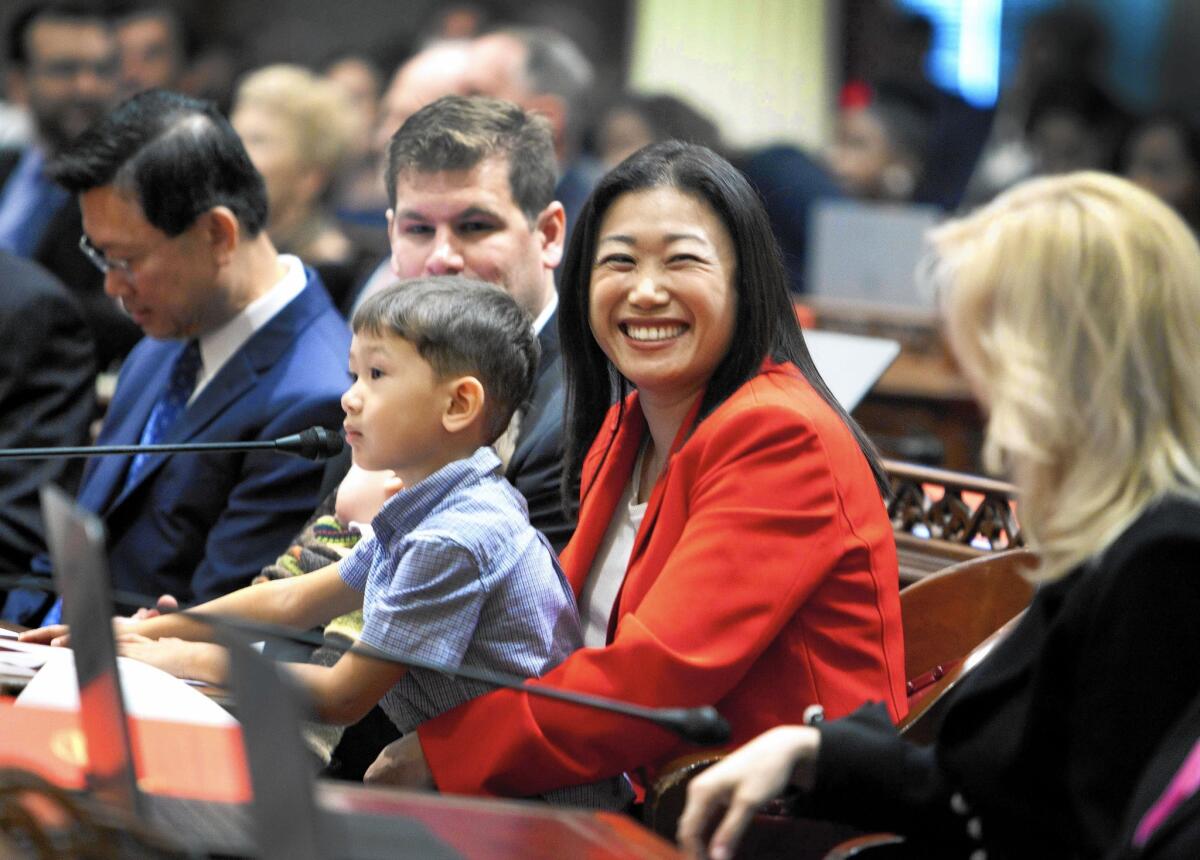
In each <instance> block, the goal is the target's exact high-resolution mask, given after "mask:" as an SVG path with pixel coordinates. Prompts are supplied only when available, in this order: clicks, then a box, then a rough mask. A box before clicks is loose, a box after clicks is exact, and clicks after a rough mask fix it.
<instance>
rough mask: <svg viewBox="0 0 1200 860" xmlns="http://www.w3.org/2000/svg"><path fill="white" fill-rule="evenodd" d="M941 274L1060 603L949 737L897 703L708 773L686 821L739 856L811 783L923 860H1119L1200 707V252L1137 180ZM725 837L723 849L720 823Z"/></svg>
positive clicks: (953, 246) (779, 738) (966, 694)
mask: <svg viewBox="0 0 1200 860" xmlns="http://www.w3.org/2000/svg"><path fill="white" fill-rule="evenodd" d="M930 242H931V248H932V251H931V258H930V260H929V262H928V265H927V266H926V267H925V270H924V271H925V273H926V277H927V278H928V279H929V280H931V281H932V285H933V286H935V287H936V288H937V289H939V290H940V295H941V297H942V305H943V310H944V315H945V322H946V327H945V330H946V332H947V334H948V337H949V340H950V344H951V346H952V348H953V351H954V353H955V355H956V356H957V358H958V360H959V362H960V365H961V367H962V368H963V371H964V373H965V375H966V377H967V379H968V380H969V381H970V383H971V385H972V387H973V388H974V389H975V391H976V394H977V395H978V397H979V399H980V402H981V403H982V404H983V405H984V406H985V408H986V409H987V410H988V412H989V420H988V429H987V438H986V443H985V456H986V461H987V463H988V464H989V466H990V467H991V468H992V469H997V470H998V469H1000V468H1004V469H1005V470H1006V471H1008V472H1010V473H1011V475H1012V477H1013V479H1014V481H1015V482H1016V484H1017V486H1018V487H1019V488H1020V497H1021V521H1022V523H1023V524H1025V528H1026V533H1027V534H1028V536H1029V538H1030V541H1031V544H1032V546H1033V547H1034V548H1036V549H1037V550H1038V552H1039V555H1040V557H1041V564H1040V568H1039V569H1038V571H1037V573H1036V577H1037V579H1038V580H1039V581H1040V583H1041V585H1040V587H1039V589H1038V590H1037V592H1036V594H1035V596H1034V599H1033V602H1032V604H1031V605H1030V606H1029V609H1028V610H1027V611H1026V612H1025V614H1024V616H1023V617H1022V620H1021V622H1020V623H1019V624H1018V625H1017V626H1016V627H1015V628H1014V629H1013V631H1012V632H1011V634H1009V636H1008V637H1007V638H1005V639H1004V640H1003V641H1002V642H1001V643H999V644H998V645H997V646H996V647H995V648H994V649H993V650H992V652H991V653H990V655H989V656H988V658H987V659H986V661H985V662H983V663H982V664H980V665H979V666H978V667H976V668H975V669H974V671H973V672H971V673H970V674H969V675H968V676H967V677H966V678H965V679H964V680H963V681H961V682H960V683H959V684H958V686H956V687H954V688H953V689H952V690H951V691H950V692H949V694H948V696H947V706H946V710H945V716H944V717H943V720H942V723H941V726H940V729H939V732H938V737H937V740H936V742H935V743H934V744H933V745H932V746H930V747H916V746H914V745H912V744H909V743H908V742H906V741H905V740H903V739H901V738H899V737H898V736H897V735H896V732H895V729H894V728H893V726H892V725H891V720H890V719H889V715H888V713H887V712H886V711H885V710H884V709H883V708H882V707H881V706H879V705H873V706H868V707H865V708H863V709H860V710H859V711H858V712H856V713H855V714H854V715H852V716H850V717H848V718H846V719H842V720H827V721H825V722H823V723H821V724H819V725H818V726H816V727H810V726H783V727H779V728H776V729H774V730H772V731H770V732H768V733H766V734H764V735H763V736H761V737H759V738H757V739H755V740H754V741H752V742H751V743H750V744H747V745H746V746H745V747H744V748H743V749H741V750H739V751H738V752H736V753H734V754H733V755H731V756H729V757H727V758H726V759H724V761H722V762H721V763H719V764H718V765H716V766H715V767H713V768H711V769H710V770H708V771H707V772H705V773H703V774H701V775H700V776H699V777H698V778H697V779H696V780H695V781H693V782H692V784H691V785H690V786H689V789H688V803H687V808H686V809H685V811H684V814H683V816H682V818H681V819H680V822H679V837H680V841H681V842H682V844H683V845H684V846H685V847H686V848H687V849H688V850H689V851H690V852H691V853H692V854H693V855H694V856H701V855H706V856H710V857H714V858H728V857H730V856H732V854H733V851H734V849H735V847H736V844H737V842H738V837H739V834H740V833H741V832H742V830H743V828H744V827H745V826H746V824H747V822H748V821H749V819H750V817H751V816H752V815H753V812H754V810H755V808H757V806H758V805H759V804H760V803H762V802H763V801H766V800H768V799H770V798H772V797H774V796H776V795H778V794H779V793H781V792H783V791H784V790H785V789H787V788H788V787H789V786H793V787H796V788H798V789H800V790H801V791H802V792H807V793H808V796H807V798H806V799H807V801H808V802H807V803H806V804H805V806H804V808H805V811H806V814H810V815H812V814H816V815H821V816H824V817H829V818H835V819H838V820H843V821H846V822H847V823H850V824H853V825H855V826H858V827H863V828H866V829H870V830H887V831H892V832H895V833H899V834H902V835H903V836H904V837H905V838H906V840H907V841H908V842H909V843H910V847H911V856H914V857H967V856H972V857H975V856H983V855H985V854H986V856H987V857H990V858H1025V857H1100V856H1103V855H1104V853H1105V852H1106V851H1107V850H1109V848H1110V847H1112V846H1113V845H1114V840H1116V839H1117V837H1118V834H1119V832H1120V831H1119V825H1120V822H1121V819H1122V816H1123V813H1124V811H1125V810H1126V807H1127V806H1128V805H1129V803H1130V800H1131V797H1132V794H1133V790H1134V786H1135V784H1136V783H1137V781H1138V777H1139V774H1140V772H1141V770H1142V768H1143V766H1144V765H1145V763H1146V762H1147V761H1148V760H1149V759H1150V757H1151V755H1152V754H1153V753H1154V751H1155V749H1156V748H1158V747H1159V745H1160V743H1161V742H1162V739H1163V738H1164V736H1165V735H1166V734H1167V732H1168V731H1169V730H1171V729H1172V727H1173V726H1175V725H1176V724H1177V723H1178V721H1179V720H1180V719H1181V718H1182V717H1183V716H1184V715H1185V713H1186V712H1187V710H1188V708H1189V707H1190V706H1191V702H1192V700H1193V699H1194V697H1195V695H1196V690H1197V689H1200V637H1197V636H1196V618H1197V617H1200V577H1197V576H1196V558H1197V557H1198V555H1200V375H1198V374H1197V373H1196V368H1197V367H1200V246H1198V245H1197V243H1196V239H1195V237H1194V236H1193V234H1192V232H1191V231H1190V230H1189V229H1188V228H1187V226H1186V225H1185V224H1184V223H1183V222H1182V221H1181V220H1180V219H1179V217H1178V216H1177V215H1176V214H1175V213H1174V212H1172V211H1171V210H1170V209H1169V208H1168V207H1167V206H1166V205H1165V204H1163V203H1162V202H1161V201H1159V200H1158V199H1156V198H1155V197H1154V196H1153V195H1151V194H1149V193H1148V192H1146V191H1144V190H1142V189H1140V188H1138V187H1136V186H1135V185H1133V184H1132V183H1130V182H1127V181H1126V180H1123V179H1120V178H1118V177H1115V176H1110V175H1106V174H1101V173H1075V174H1069V175H1066V176H1061V177H1053V178H1043V179H1038V180H1031V181H1029V182H1027V183H1024V184H1021V185H1019V186H1017V187H1014V188H1013V189H1011V190H1010V191H1009V192H1007V193H1005V194H1003V195H1001V196H1000V197H998V198H997V199H996V200H995V201H994V202H993V203H992V204H990V205H989V206H987V207H985V208H983V209H981V210H978V211H977V212H976V213H975V214H972V215H970V216H968V217H966V218H962V219H960V220H956V221H952V222H950V223H948V224H945V225H943V226H941V227H939V228H938V229H937V230H935V231H934V232H933V233H932V235H931V238H930ZM717 820H720V825H719V826H718V827H717V829H716V831H715V833H714V834H713V836H712V837H711V839H709V838H708V836H707V834H708V833H709V830H710V825H711V824H714V823H715V822H716V821H717Z"/></svg>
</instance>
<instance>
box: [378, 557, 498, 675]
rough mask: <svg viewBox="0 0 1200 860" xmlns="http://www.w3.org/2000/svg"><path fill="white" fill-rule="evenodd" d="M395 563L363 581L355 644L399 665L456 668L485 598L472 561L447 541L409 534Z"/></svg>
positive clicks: (475, 563)
mask: <svg viewBox="0 0 1200 860" xmlns="http://www.w3.org/2000/svg"><path fill="white" fill-rule="evenodd" d="M396 561H397V562H398V563H396V567H395V570H394V571H385V570H376V571H375V575H374V576H371V577H370V578H369V580H368V582H367V588H366V595H365V597H364V599H363V621H364V623H363V632H362V637H361V641H363V642H364V643H366V644H367V645H370V646H371V647H373V648H378V649H379V650H381V651H384V652H387V653H390V654H392V655H394V656H396V657H397V658H398V659H400V660H402V661H403V660H405V659H406V658H408V659H410V660H425V661H429V662H434V663H444V664H447V665H450V666H458V665H459V664H460V663H461V662H462V658H463V655H464V654H465V653H466V651H467V647H468V646H469V645H470V643H471V639H472V637H473V636H474V633H475V628H476V626H477V624H478V621H479V615H480V612H481V610H482V608H483V604H484V600H485V599H486V596H487V595H486V591H485V589H484V588H483V584H482V582H481V581H480V574H479V571H480V566H479V563H478V561H477V560H476V558H475V556H474V555H473V554H472V553H471V552H470V551H469V550H467V549H466V548H465V547H463V546H461V545H460V544H457V543H454V542H453V541H451V540H447V539H444V538H421V537H414V536H412V535H410V536H409V538H408V539H407V540H406V545H405V547H404V548H403V550H402V552H400V553H399V558H398V559H396Z"/></svg>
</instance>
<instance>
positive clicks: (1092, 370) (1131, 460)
mask: <svg viewBox="0 0 1200 860" xmlns="http://www.w3.org/2000/svg"><path fill="white" fill-rule="evenodd" d="M930 242H931V246H932V254H931V256H930V257H929V259H928V260H927V263H926V270H925V276H926V277H927V278H929V279H932V281H933V283H934V286H935V287H937V288H938V289H939V291H940V293H941V295H942V304H943V310H944V313H945V320H946V324H947V326H948V330H947V334H948V336H949V338H950V341H951V344H952V345H953V346H954V348H955V352H956V354H957V356H958V358H959V360H960V363H961V364H962V366H963V370H964V372H965V373H966V374H967V376H968V378H970V379H972V381H974V382H975V383H976V386H975V387H976V388H977V390H980V391H981V393H982V395H983V399H984V400H985V405H986V406H987V407H988V409H989V412H990V416H989V421H988V428H987V436H986V440H985V448H984V458H985V463H986V465H987V466H988V468H989V469H993V470H1000V469H1004V468H1008V469H1010V470H1011V473H1012V476H1013V480H1014V481H1015V482H1016V484H1017V486H1018V487H1019V488H1020V490H1021V502H1020V505H1021V509H1020V518H1021V523H1022V526H1023V528H1024V529H1025V530H1026V532H1027V534H1028V535H1029V536H1030V537H1031V540H1032V542H1033V543H1034V545H1035V546H1036V547H1037V548H1038V549H1039V550H1040V552H1041V554H1042V557H1043V563H1042V568H1041V571H1040V576H1041V577H1042V578H1056V577H1058V576H1061V575H1062V574H1064V573H1066V572H1067V571H1069V570H1070V569H1071V568H1073V567H1075V566H1076V565H1078V564H1079V563H1080V562H1082V561H1084V560H1085V559H1087V558H1089V557H1091V556H1093V555H1096V554H1098V553H1100V552H1102V551H1103V550H1104V549H1105V548H1106V547H1107V546H1108V545H1109V544H1110V543H1111V542H1112V541H1113V540H1114V539H1115V538H1116V537H1117V536H1118V535H1120V533H1121V532H1122V531H1123V530H1124V529H1125V528H1126V527H1127V526H1128V525H1129V524H1130V523H1131V522H1132V521H1133V520H1134V519H1135V518H1136V517H1137V516H1138V514H1140V513H1141V512H1142V511H1143V510H1144V509H1145V508H1146V506H1147V505H1149V504H1151V503H1152V502H1153V501H1154V500H1155V499H1157V498H1158V497H1160V496H1162V495H1164V494H1168V493H1176V494H1182V495H1187V496H1192V497H1198V496H1200V464H1198V459H1200V247H1198V246H1197V243H1196V239H1195V237H1194V236H1193V235H1192V233H1191V232H1190V230H1189V229H1188V228H1187V226H1186V225H1185V224H1184V223H1183V221H1181V220H1180V219H1179V217H1178V216H1177V215H1175V213H1174V212H1172V211H1171V210H1170V209H1169V208H1168V207H1167V206H1166V205H1164V204H1163V203H1161V202H1160V201H1159V200H1158V199H1157V198H1155V197H1154V196H1152V195H1151V194H1149V193H1147V192H1145V191H1143V190H1141V189H1139V188H1137V187H1136V186H1134V185H1133V184H1132V183H1130V182H1127V181H1125V180H1123V179H1119V178H1117V177H1115V176H1108V175H1105V174H1100V173H1074V174H1069V175H1066V176H1057V177H1049V178H1045V179H1036V180H1032V181H1029V182H1026V183H1023V184H1022V185H1019V186H1017V187H1016V188H1014V189H1013V190H1011V191H1009V192H1008V193H1006V194H1004V195H1002V196H1001V197H999V198H997V199H996V200H995V201H994V202H993V203H991V204H990V205H988V206H986V207H984V208H983V209H981V210H979V211H978V212H976V213H974V214H972V215H970V216H968V217H965V218H961V219H957V220H954V221H951V222H949V223H947V224H945V225H943V226H941V227H939V228H938V229H937V230H935V231H934V232H933V233H932V234H931V239H930Z"/></svg>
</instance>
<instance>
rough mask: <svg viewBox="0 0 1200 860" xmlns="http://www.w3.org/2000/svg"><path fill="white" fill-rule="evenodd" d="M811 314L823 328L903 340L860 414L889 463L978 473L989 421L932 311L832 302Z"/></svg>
mask: <svg viewBox="0 0 1200 860" xmlns="http://www.w3.org/2000/svg"><path fill="white" fill-rule="evenodd" d="M811 311H812V313H813V315H814V316H815V318H816V327H817V328H821V329H828V330H830V331H840V332H845V333H847V334H863V335H870V336H873V337H888V338H892V339H894V340H898V341H900V355H899V356H898V357H897V358H896V361H895V362H894V363H893V364H892V366H891V367H890V368H888V370H887V372H886V373H884V375H883V377H882V378H880V380H879V382H878V383H877V384H876V385H875V387H874V388H873V389H872V390H871V392H870V393H869V394H868V395H867V396H866V398H864V400H863V402H862V403H860V404H859V406H858V408H857V409H855V410H854V417H855V419H856V420H857V421H858V423H859V424H861V425H862V428H863V430H865V431H866V432H867V434H868V435H869V436H870V437H871V438H872V439H873V440H874V441H875V443H876V445H878V446H879V449H880V451H881V452H882V453H883V455H884V456H886V457H893V458H896V459H900V460H910V461H911V460H917V461H919V462H921V463H924V464H925V465H930V466H942V467H943V468H947V469H954V470H956V471H960V472H971V473H978V472H979V471H980V469H981V467H982V464H981V462H980V457H979V452H980V450H981V448H982V442H983V428H984V419H983V415H982V413H981V412H980V410H979V407H978V405H977V404H976V402H975V398H974V396H973V395H972V394H971V390H970V387H969V386H968V385H967V383H966V380H965V379H963V376H962V374H961V373H960V372H959V370H958V367H957V365H956V364H955V362H954V359H953V358H952V357H951V355H950V352H949V350H948V348H947V347H946V344H945V342H944V340H943V338H942V335H941V331H940V329H939V324H938V320H937V318H936V316H935V314H934V313H933V312H932V311H920V310H905V309H899V308H892V307H870V306H866V305H847V304H839V303H836V302H830V301H824V302H820V303H814V304H813V305H812V307H811ZM922 443H924V444H922ZM923 449H928V450H923Z"/></svg>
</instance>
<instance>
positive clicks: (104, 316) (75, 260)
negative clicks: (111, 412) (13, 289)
mask: <svg viewBox="0 0 1200 860" xmlns="http://www.w3.org/2000/svg"><path fill="white" fill-rule="evenodd" d="M20 157H21V153H20V152H19V151H12V152H6V153H0V188H2V187H3V186H4V184H5V183H6V182H7V181H8V177H9V174H11V173H12V171H13V169H14V168H15V167H16V166H17V161H18V160H20ZM81 235H83V219H82V217H81V216H80V214H79V201H78V200H76V199H70V200H68V201H67V202H66V203H64V204H63V205H62V207H61V208H60V209H59V210H58V211H57V212H55V213H54V216H53V217H52V218H51V219H50V223H49V224H47V225H46V229H45V232H43V233H42V237H41V239H40V240H39V241H38V245H37V249H36V250H35V251H34V253H33V259H34V261H36V262H38V263H40V264H41V265H42V266H44V267H45V268H46V269H48V270H49V271H50V272H51V273H52V274H53V275H55V276H56V277H57V278H58V279H59V280H60V281H62V283H63V286H65V287H66V288H67V289H68V290H70V291H71V292H72V293H74V295H75V299H76V301H77V302H78V303H79V308H80V310H81V311H82V312H83V318H84V321H85V322H86V323H87V325H88V328H89V329H90V330H91V334H92V341H93V343H94V345H95V349H96V363H97V367H99V369H101V370H105V369H107V368H108V366H109V365H110V364H111V363H112V362H113V361H114V360H119V359H122V358H124V357H125V356H126V355H127V354H128V353H129V350H130V349H132V348H133V345H134V344H135V343H137V342H138V340H139V339H140V338H141V336H142V332H141V329H139V328H138V327H137V326H136V325H135V324H134V322H133V320H131V319H130V318H129V317H128V315H126V314H125V312H124V311H123V310H121V308H120V307H119V306H118V305H117V304H116V302H114V301H113V300H112V299H110V298H109V297H108V296H106V295H105V294H104V276H103V275H102V274H100V270H99V269H97V268H96V267H95V266H93V265H92V264H91V262H90V261H89V260H88V258H87V257H85V256H84V255H83V252H82V251H80V250H79V237H80V236H81Z"/></svg>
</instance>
